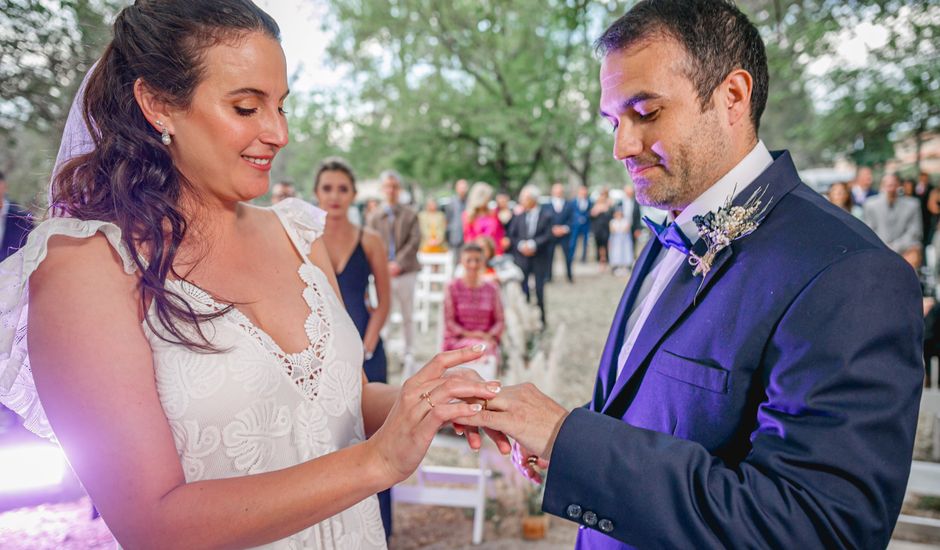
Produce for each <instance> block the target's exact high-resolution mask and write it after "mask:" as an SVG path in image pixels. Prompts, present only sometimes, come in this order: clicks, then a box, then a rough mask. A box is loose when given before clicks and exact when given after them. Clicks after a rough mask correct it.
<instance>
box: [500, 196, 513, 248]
mask: <svg viewBox="0 0 940 550" xmlns="http://www.w3.org/2000/svg"><path fill="white" fill-rule="evenodd" d="M496 217H497V218H499V223H501V224H503V229H507V228H508V227H509V222H510V221H511V220H512V206H511V205H510V199H509V194H508V193H503V192H499V193H496ZM503 248H505V247H503Z"/></svg>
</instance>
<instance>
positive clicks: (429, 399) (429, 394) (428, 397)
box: [419, 392, 434, 409]
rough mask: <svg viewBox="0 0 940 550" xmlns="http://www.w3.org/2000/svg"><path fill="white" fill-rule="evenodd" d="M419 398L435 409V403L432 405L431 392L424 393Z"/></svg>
mask: <svg viewBox="0 0 940 550" xmlns="http://www.w3.org/2000/svg"><path fill="white" fill-rule="evenodd" d="M419 397H421V398H422V399H424V400H425V401H427V402H428V405H431V408H432V409H433V408H434V403H431V392H424V393H422V394H421V395H420V396H419Z"/></svg>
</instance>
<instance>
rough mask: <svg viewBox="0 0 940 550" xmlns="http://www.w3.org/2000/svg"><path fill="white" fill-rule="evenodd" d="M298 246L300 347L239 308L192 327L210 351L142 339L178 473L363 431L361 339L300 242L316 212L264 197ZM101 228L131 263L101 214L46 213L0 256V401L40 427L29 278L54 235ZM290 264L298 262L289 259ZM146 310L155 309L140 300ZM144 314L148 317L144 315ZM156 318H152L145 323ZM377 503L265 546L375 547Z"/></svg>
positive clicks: (241, 464)
mask: <svg viewBox="0 0 940 550" xmlns="http://www.w3.org/2000/svg"><path fill="white" fill-rule="evenodd" d="M273 211H274V212H275V213H276V214H277V216H278V217H279V219H280V220H281V223H282V224H283V225H284V228H285V231H286V232H287V234H288V235H289V236H290V238H291V241H292V242H293V243H294V245H295V246H296V247H297V249H298V251H299V252H300V255H301V256H303V258H304V260H303V263H301V264H300V266H299V269H298V276H299V277H300V278H301V279H303V281H304V282H305V283H306V288H304V291H303V297H300V296H298V297H297V299H303V300H305V301H306V303H307V305H308V306H309V307H310V316H309V317H308V318H307V321H306V323H305V325H304V328H305V329H306V334H307V337H308V338H309V340H310V345H309V346H308V347H307V349H305V350H303V351H302V352H300V353H294V354H288V353H285V352H284V351H283V350H281V349H280V348H279V347H278V345H277V344H276V343H275V342H274V341H273V340H272V339H271V338H270V337H269V336H268V335H267V334H265V333H264V332H263V331H262V330H260V329H258V328H257V327H255V326H253V325H252V323H251V321H250V320H249V319H248V318H247V317H245V316H244V315H242V314H241V313H240V312H239V311H238V309H235V308H233V309H231V310H230V311H229V312H227V313H226V314H225V315H224V316H222V317H219V318H217V319H215V320H214V321H212V322H210V323H207V324H205V325H204V326H203V330H204V331H205V333H206V335H207V337H208V338H209V340H210V341H211V342H212V344H213V345H215V346H216V347H217V349H220V350H223V351H222V352H220V353H215V354H205V353H198V352H193V351H190V350H188V349H187V348H185V347H184V346H180V345H175V344H169V343H167V342H165V341H163V340H161V339H160V338H158V337H157V336H156V335H155V334H154V333H153V332H152V331H151V330H150V329H149V328H148V327H147V325H146V323H145V324H144V331H145V333H146V335H147V339H148V340H149V342H150V346H151V348H152V349H153V364H154V372H155V376H156V382H157V391H158V393H159V396H160V401H161V403H162V405H163V410H164V411H165V413H166V417H167V419H168V420H169V423H170V428H171V429H172V432H173V439H174V442H175V443H176V449H177V451H178V453H179V458H180V463H181V464H182V466H183V471H184V472H185V475H186V481H187V482H192V481H198V480H205V479H220V478H229V477H235V476H243V475H249V474H259V473H262V472H270V471H274V470H279V469H283V468H287V467H290V466H293V465H296V464H299V463H301V462H304V461H307V460H310V459H312V458H316V457H319V456H322V455H325V454H327V453H331V452H334V451H336V450H338V449H341V448H343V447H347V446H349V445H352V444H354V443H358V442H360V441H362V440H364V439H365V434H364V430H363V423H362V408H361V396H362V342H361V340H360V339H359V334H358V332H357V331H356V327H355V325H353V323H352V320H351V319H350V318H349V316H348V315H347V314H346V311H345V309H344V308H343V305H342V304H341V303H340V301H339V300H338V299H337V297H336V294H335V293H334V292H333V289H332V287H331V286H330V284H329V281H328V280H327V278H326V276H325V275H324V273H323V272H322V271H320V269H319V268H317V267H316V266H315V265H313V263H311V262H310V261H309V260H308V259H307V257H308V256H309V252H310V246H311V244H312V243H313V241H314V240H316V239H317V238H319V236H320V235H321V234H322V232H323V226H324V221H325V213H324V212H323V211H321V210H319V209H317V208H314V207H313V206H310V205H309V204H307V203H304V202H303V201H301V200H297V199H289V200H286V201H283V202H281V203H279V204H278V205H277V206H275V207H273ZM97 232H101V233H103V234H104V235H105V236H106V237H107V238H108V241H109V242H110V243H111V245H112V246H113V247H114V248H115V249H116V250H117V251H118V253H119V254H120V255H121V258H122V259H123V261H124V269H125V271H127V272H128V273H133V272H134V270H135V267H134V263H133V261H132V259H131V257H130V256H129V254H128V251H127V249H126V248H125V247H124V245H123V244H122V242H121V233H120V229H118V228H117V227H116V226H115V225H113V224H110V223H105V222H100V221H81V220H76V219H71V218H51V219H49V220H46V221H44V222H43V223H41V224H40V225H39V226H38V227H37V228H36V229H35V230H34V231H33V233H32V234H31V235H30V237H29V240H28V242H27V244H26V246H25V247H24V248H23V249H22V250H20V251H19V252H18V253H16V254H15V255H13V256H11V257H10V258H9V259H8V260H6V261H5V262H3V263H2V264H0V402H3V403H4V404H5V405H6V406H7V407H9V408H11V409H13V410H15V411H16V412H18V413H20V414H21V415H23V416H24V418H25V419H26V425H27V427H29V428H30V429H32V430H33V431H35V432H37V433H39V434H40V435H43V436H46V437H51V436H52V432H51V430H50V428H49V425H48V421H47V420H46V417H45V414H44V413H43V411H42V405H41V403H40V402H39V399H38V396H37V395H36V389H35V386H34V385H33V380H32V373H31V371H30V370H29V356H28V350H27V343H26V318H27V305H28V280H29V276H30V274H31V273H32V272H33V271H34V270H35V269H36V267H37V266H38V265H39V264H40V263H41V262H42V260H43V259H44V258H45V255H46V249H47V243H48V240H49V239H50V238H51V237H52V236H54V235H67V236H70V237H76V238H87V237H89V236H92V235H94V234H95V233H97ZM298 262H299V260H298ZM167 285H168V286H169V287H171V288H172V289H173V290H175V291H177V293H178V294H180V295H181V296H183V297H185V299H186V300H187V301H188V302H189V303H190V304H191V305H192V307H193V308H194V309H196V310H197V311H201V312H211V311H217V310H219V309H221V308H223V306H222V305H221V304H218V303H216V302H215V301H214V300H213V299H212V298H211V297H210V296H209V295H208V294H207V293H206V292H204V291H202V290H201V289H199V288H197V287H195V286H193V285H191V284H188V283H186V282H180V281H168V282H167ZM148 315H151V316H154V315H155V313H154V312H153V310H152V309H151V311H150V312H149V313H148ZM152 318H153V319H154V320H155V317H152ZM155 326H160V325H159V324H158V323H155ZM385 547H386V545H385V533H384V530H383V528H382V519H381V516H380V514H379V506H378V501H377V499H376V497H375V496H372V497H369V498H367V499H366V500H364V501H362V502H360V503H359V504H357V505H355V506H353V507H352V508H349V509H347V510H345V511H343V512H341V513H339V514H337V515H335V516H333V517H332V518H329V519H327V520H325V521H323V522H321V523H319V524H317V525H314V526H312V527H310V528H308V529H306V530H304V531H301V532H300V533H296V534H294V535H293V536H290V537H288V538H286V539H283V540H280V541H277V542H275V543H272V544H269V545H267V546H265V548H279V549H280V548H284V549H293V548H316V549H330V550H332V549H336V550H357V549H362V550H365V549H375V548H385Z"/></svg>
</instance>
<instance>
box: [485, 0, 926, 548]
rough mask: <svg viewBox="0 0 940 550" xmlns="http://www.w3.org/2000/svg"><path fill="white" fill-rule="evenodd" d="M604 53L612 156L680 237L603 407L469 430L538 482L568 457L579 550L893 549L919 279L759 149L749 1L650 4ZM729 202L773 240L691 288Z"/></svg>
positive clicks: (672, 240)
mask: <svg viewBox="0 0 940 550" xmlns="http://www.w3.org/2000/svg"><path fill="white" fill-rule="evenodd" d="M597 44H598V50H599V52H600V53H601V54H602V55H603V60H602V65H601V71H600V80H601V88H602V91H601V101H600V105H601V113H602V115H603V116H604V118H606V119H607V121H608V122H610V124H611V126H612V127H613V133H614V147H613V150H614V156H615V158H617V160H619V161H621V162H622V163H623V164H624V167H625V168H626V169H627V170H628V171H629V172H630V175H631V177H632V179H633V181H634V183H635V185H636V194H637V198H638V200H639V201H640V202H641V203H642V204H646V205H650V206H655V207H658V208H661V209H664V210H667V211H669V212H670V215H669V217H668V219H667V221H670V222H671V223H669V225H668V226H667V227H666V228H664V229H661V228H658V227H657V228H656V230H657V232H659V233H660V234H659V235H658V237H659V238H653V239H651V242H650V243H649V244H648V245H647V246H646V248H645V249H644V250H643V252H642V254H641V255H640V257H639V259H638V261H637V263H636V267H635V271H634V273H633V276H632V278H631V280H630V282H629V284H628V285H627V288H626V291H625V292H624V295H623V297H622V299H621V302H620V306H619V308H618V310H617V313H616V316H615V317H614V321H613V326H612V328H611V331H610V335H609V337H608V340H607V344H606V346H605V348H604V352H603V356H602V358H601V364H600V369H599V372H598V375H597V380H596V384H595V389H594V396H593V399H592V401H591V403H590V404H589V405H588V406H585V407H584V408H580V409H575V410H574V411H571V412H568V411H566V410H565V409H564V408H562V407H561V406H560V405H558V404H557V403H555V402H554V401H552V400H551V399H550V398H548V397H546V396H545V395H544V394H542V393H541V392H539V391H538V390H537V389H536V388H535V387H534V386H532V385H530V384H529V385H523V386H517V387H506V388H504V389H503V391H502V392H501V393H500V395H499V396H498V397H497V398H496V399H494V400H491V401H489V403H488V409H489V410H485V411H482V412H481V413H480V415H478V417H475V418H474V419H469V421H468V423H471V424H472V423H477V424H480V423H483V424H485V425H488V426H489V427H492V428H495V429H498V430H501V431H503V432H505V433H507V434H508V435H510V436H511V437H513V438H514V439H515V440H516V444H517V446H518V448H517V449H516V451H515V453H514V455H515V457H516V458H515V459H516V461H517V464H518V465H519V467H520V469H522V470H523V471H524V472H525V473H526V475H527V476H528V477H530V478H533V479H538V477H539V474H538V472H537V470H536V469H534V468H533V466H534V465H536V464H537V465H539V466H542V467H544V466H547V465H548V463H549V462H550V464H551V465H550V469H549V472H548V476H547V479H546V488H545V497H544V504H543V506H544V509H545V510H546V511H547V512H549V513H552V514H555V515H558V516H561V517H564V518H568V519H570V520H572V521H575V522H577V523H579V524H581V526H582V527H581V530H580V532H579V536H578V548H581V549H594V548H604V549H614V548H632V547H639V548H800V547H802V548H876V547H877V548H884V547H885V546H886V545H887V543H888V541H889V539H890V537H891V532H892V529H893V528H894V524H895V522H896V520H897V517H898V513H899V510H900V507H901V500H902V498H903V495H904V491H905V485H906V483H907V478H908V474H909V471H910V466H911V454H912V447H913V443H914V431H915V425H916V422H917V411H918V406H919V399H920V393H921V384H922V381H923V376H924V370H923V363H922V358H921V352H922V331H923V321H922V319H921V313H920V308H921V305H920V303H921V300H920V293H919V288H918V283H917V278H916V277H915V275H914V272H913V271H912V270H911V269H910V267H908V266H907V265H906V264H905V263H904V262H903V261H902V260H901V258H900V257H899V256H898V255H897V254H895V253H893V252H891V251H890V250H888V249H887V248H886V247H885V246H884V245H883V244H882V243H881V242H880V241H879V240H878V239H877V237H875V235H874V234H873V233H872V232H871V231H869V230H868V229H867V228H866V227H865V226H864V225H863V224H862V223H861V222H859V221H857V220H856V219H854V218H853V217H852V216H850V215H848V214H845V213H844V212H842V211H841V210H839V209H838V208H836V207H833V206H831V205H830V204H828V203H827V202H826V201H825V200H824V199H823V198H822V197H820V196H819V195H818V194H817V193H815V192H813V191H812V190H811V189H810V188H809V187H807V186H806V185H804V184H803V183H802V182H801V181H800V179H799V176H798V174H797V172H796V169H795V167H794V165H793V161H792V160H791V158H790V155H789V154H788V153H787V152H785V151H784V152H775V153H770V152H768V150H767V148H766V147H765V146H764V144H763V142H761V141H760V140H759V139H758V137H757V136H758V134H757V132H758V126H759V123H760V117H761V113H762V112H763V110H764V105H765V102H766V99H767V87H768V76H767V61H766V56H765V53H764V46H763V43H762V42H761V39H760V36H759V35H758V32H757V29H756V28H755V27H754V26H753V25H752V24H751V23H750V22H749V21H748V20H747V18H746V17H745V16H744V15H742V14H741V12H740V11H738V9H737V8H735V7H734V5H733V4H732V3H731V2H729V1H724V0H644V1H641V2H638V3H637V4H636V6H635V7H634V8H633V9H632V10H630V12H628V13H627V14H626V15H625V16H623V17H622V18H621V19H619V20H618V21H617V22H615V23H614V24H613V25H612V26H611V27H610V28H609V29H607V31H606V32H605V33H604V34H603V36H601V38H600V39H599V40H598V42H597ZM729 197H733V203H734V205H738V206H741V205H744V204H745V203H748V200H749V199H752V197H753V200H751V201H750V202H749V203H748V204H749V205H750V206H755V208H754V210H753V211H752V212H751V213H750V214H749V215H747V216H744V217H742V218H740V219H739V221H743V222H747V221H753V222H756V223H758V227H757V229H756V230H755V231H754V232H753V233H751V234H750V235H747V236H744V237H741V238H739V239H737V240H734V241H733V242H731V244H730V246H727V247H724V248H722V249H721V250H720V251H719V252H718V253H717V255H716V256H715V257H714V260H713V261H712V262H710V266H709V267H710V269H708V270H707V272H706V273H705V274H704V275H703V274H696V273H693V267H692V266H691V265H690V263H689V259H690V258H695V257H701V256H702V255H704V254H705V252H706V248H707V243H706V242H705V241H704V240H703V239H701V238H699V234H698V231H697V229H696V222H695V217H696V216H700V215H704V214H706V213H707V212H714V211H716V210H717V209H718V208H719V207H721V206H723V204H724V203H725V200H726V199H728V198H729ZM732 225H733V224H730V223H724V224H722V225H721V226H720V228H719V229H720V230H722V231H728V230H730V229H734V228H733V227H732ZM693 254H694V255H695V256H692V255H693ZM705 263H709V262H705ZM699 265H700V266H702V264H701V263H700V264H699Z"/></svg>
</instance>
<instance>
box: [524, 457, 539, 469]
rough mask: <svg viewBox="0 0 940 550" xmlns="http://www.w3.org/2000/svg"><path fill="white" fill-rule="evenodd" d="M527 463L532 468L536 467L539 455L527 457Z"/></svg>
mask: <svg viewBox="0 0 940 550" xmlns="http://www.w3.org/2000/svg"><path fill="white" fill-rule="evenodd" d="M525 463H526V465H527V466H529V467H530V468H534V467H535V465H536V464H538V463H539V457H537V456H535V455H532V456H530V457H529V458H527V459H525Z"/></svg>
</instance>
